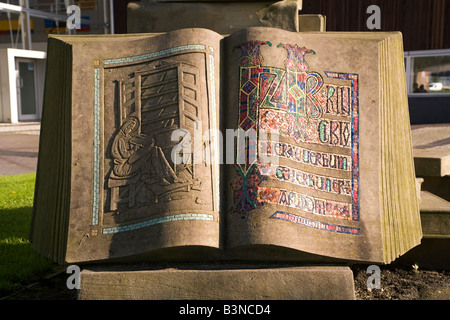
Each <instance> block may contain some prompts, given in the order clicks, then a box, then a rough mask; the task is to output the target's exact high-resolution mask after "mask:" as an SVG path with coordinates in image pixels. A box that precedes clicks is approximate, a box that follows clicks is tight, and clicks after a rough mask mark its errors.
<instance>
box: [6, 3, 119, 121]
mask: <svg viewBox="0 0 450 320" xmlns="http://www.w3.org/2000/svg"><path fill="white" fill-rule="evenodd" d="M71 5H75V6H77V7H76V8H75V9H78V8H79V15H78V16H79V18H80V20H79V21H80V24H79V25H78V26H75V28H73V27H72V26H73V23H71V22H74V21H76V20H75V17H78V16H77V14H78V13H77V12H76V11H74V10H70V11H69V13H68V11H67V9H68V8H69V7H70V6H71ZM112 8H113V1H112V0H79V1H73V0H53V1H52V0H2V1H1V2H0V122H11V123H14V122H19V121H38V120H40V118H41V114H42V99H43V90H44V82H45V81H44V79H45V66H46V51H47V38H48V36H49V35H51V34H105V33H114V23H113V21H114V19H113V10H112ZM74 14H75V15H74ZM73 15H74V16H73ZM72 16H73V17H72ZM69 17H71V19H70V22H69V23H70V25H66V24H67V23H68V18H69Z"/></svg>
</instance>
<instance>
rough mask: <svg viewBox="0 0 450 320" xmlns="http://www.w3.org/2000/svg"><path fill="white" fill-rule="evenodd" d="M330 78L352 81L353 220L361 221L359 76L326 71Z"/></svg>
mask: <svg viewBox="0 0 450 320" xmlns="http://www.w3.org/2000/svg"><path fill="white" fill-rule="evenodd" d="M325 75H326V76H327V77H328V78H333V79H342V80H350V81H351V86H350V87H351V98H352V106H353V108H352V220H354V221H359V76H358V75H357V74H352V73H338V72H330V71H325Z"/></svg>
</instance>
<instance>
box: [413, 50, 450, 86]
mask: <svg viewBox="0 0 450 320" xmlns="http://www.w3.org/2000/svg"><path fill="white" fill-rule="evenodd" d="M410 70H411V74H410V77H411V78H410V85H411V88H410V92H411V93H450V54H449V55H437V56H431V55H430V56H417V57H414V56H411V69H410Z"/></svg>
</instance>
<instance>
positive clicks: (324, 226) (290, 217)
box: [269, 211, 360, 235]
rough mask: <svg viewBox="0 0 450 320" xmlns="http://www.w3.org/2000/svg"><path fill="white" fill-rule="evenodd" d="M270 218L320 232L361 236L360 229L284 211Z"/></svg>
mask: <svg viewBox="0 0 450 320" xmlns="http://www.w3.org/2000/svg"><path fill="white" fill-rule="evenodd" d="M269 218H270V219H279V220H284V221H289V222H294V223H298V224H301V225H304V226H307V227H311V228H315V229H320V230H326V231H334V232H337V233H346V234H354V235H359V234H360V229H359V228H353V227H345V226H339V225H336V224H331V223H325V222H320V221H315V220H311V219H307V218H304V217H300V216H297V215H295V214H291V213H286V212H282V211H277V212H275V213H274V214H273V215H271V216H270V217H269Z"/></svg>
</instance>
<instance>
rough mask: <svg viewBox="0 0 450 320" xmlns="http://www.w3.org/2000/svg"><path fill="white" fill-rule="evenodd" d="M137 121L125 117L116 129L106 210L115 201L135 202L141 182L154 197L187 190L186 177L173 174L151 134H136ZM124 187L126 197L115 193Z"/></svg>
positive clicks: (116, 202) (129, 203)
mask: <svg viewBox="0 0 450 320" xmlns="http://www.w3.org/2000/svg"><path fill="white" fill-rule="evenodd" d="M138 129H139V120H138V119H137V118H136V117H129V118H128V119H127V120H126V121H125V122H124V123H123V125H122V126H121V128H120V129H119V131H118V132H117V134H116V136H115V138H114V141H113V144H112V147H111V155H112V157H113V168H112V170H111V172H110V175H109V179H108V188H111V202H110V210H111V211H115V210H117V204H118V203H123V202H128V207H129V208H131V207H133V206H134V205H135V201H134V200H135V195H136V193H137V192H138V191H139V189H140V188H142V186H143V185H144V184H145V185H147V186H148V187H149V188H150V190H151V191H152V192H153V193H154V195H155V202H158V196H160V195H162V194H165V193H168V192H172V191H175V190H179V189H186V191H189V185H190V184H192V182H191V181H190V180H188V179H187V180H183V179H180V178H179V177H177V175H176V174H175V172H174V170H173V169H172V167H171V166H170V164H169V162H168V161H167V159H166V157H165V155H164V153H163V151H162V149H161V148H160V147H158V146H157V145H156V143H155V138H154V137H148V136H146V135H144V134H139V133H138V132H139V130H138ZM125 186H127V187H128V188H129V189H128V197H127V198H125V199H123V198H122V196H121V195H120V194H119V189H120V187H125Z"/></svg>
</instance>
